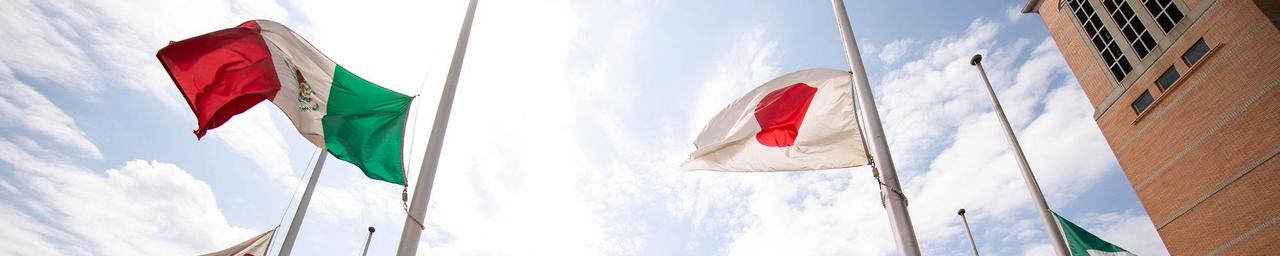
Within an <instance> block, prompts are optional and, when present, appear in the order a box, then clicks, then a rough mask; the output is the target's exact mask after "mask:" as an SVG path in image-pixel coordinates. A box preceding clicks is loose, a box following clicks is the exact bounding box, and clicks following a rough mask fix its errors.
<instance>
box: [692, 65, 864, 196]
mask: <svg viewBox="0 0 1280 256" xmlns="http://www.w3.org/2000/svg"><path fill="white" fill-rule="evenodd" d="M852 94H853V87H852V85H851V84H850V76H849V73H848V72H846V71H841V70H835V69H808V70H801V71H796V72H793V73H790V74H786V75H783V76H781V77H778V78H775V79H773V81H769V82H767V83H765V84H763V85H760V86H759V87H756V89H754V90H751V91H750V92H747V94H746V95H744V96H742V98H739V99H738V100H737V101H735V102H733V104H730V105H729V106H728V107H725V108H724V110H721V111H720V113H719V114H716V116H715V117H713V118H712V119H711V122H709V123H707V126H706V127H704V128H702V132H701V133H699V134H698V138H697V139H694V141H693V145H694V146H695V147H697V149H696V150H694V151H693V154H690V155H689V160H687V161H685V162H684V164H682V165H681V166H680V167H681V169H684V170H712V171H731V172H771V171H806V170H821V169H834V168H844V167H854V166H860V165H866V164H867V163H868V159H867V154H866V148H865V146H864V145H865V144H864V143H863V140H862V133H861V132H860V131H859V126H858V119H857V116H856V114H855V112H854V105H853V104H854V102H853V95H852Z"/></svg>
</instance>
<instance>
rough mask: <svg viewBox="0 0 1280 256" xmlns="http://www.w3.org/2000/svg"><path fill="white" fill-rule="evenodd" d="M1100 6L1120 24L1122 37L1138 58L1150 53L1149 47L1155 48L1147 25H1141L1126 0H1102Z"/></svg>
mask: <svg viewBox="0 0 1280 256" xmlns="http://www.w3.org/2000/svg"><path fill="white" fill-rule="evenodd" d="M1166 1H1167V0H1166ZM1102 8H1103V9H1106V10H1107V13H1110V14H1111V18H1112V19H1113V20H1114V21H1115V22H1116V24H1118V25H1120V34H1122V35H1124V39H1126V40H1129V46H1131V47H1133V52H1134V53H1137V54H1138V58H1144V57H1147V53H1151V49H1152V48H1156V39H1155V38H1152V37H1151V33H1148V32H1147V26H1146V25H1142V21H1141V20H1138V15H1137V14H1136V13H1134V12H1133V8H1131V7H1130V6H1129V3H1128V2H1125V0H1102Z"/></svg>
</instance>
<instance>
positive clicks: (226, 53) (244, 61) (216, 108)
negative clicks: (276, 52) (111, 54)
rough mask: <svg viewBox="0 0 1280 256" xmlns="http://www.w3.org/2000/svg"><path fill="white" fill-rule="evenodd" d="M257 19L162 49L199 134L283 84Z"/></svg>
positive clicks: (162, 60)
mask: <svg viewBox="0 0 1280 256" xmlns="http://www.w3.org/2000/svg"><path fill="white" fill-rule="evenodd" d="M260 31H261V28H259V27H258V23H257V21H249V22H245V23H243V24H240V26H236V27H234V28H228V29H223V30H218V31H214V32H211V33H208V34H204V35H200V36H197V37H193V38H190V39H186V40H182V41H178V42H172V43H170V44H169V45H168V46H165V47H164V48H161V49H160V51H159V52H157V53H156V58H159V59H160V63H161V64H162V65H164V68H165V71H167V72H169V77H170V78H172V79H173V83H174V84H176V85H177V86H178V90H179V91H181V92H182V96H183V97H185V98H186V100H187V105H189V106H190V107H191V111H192V112H195V115H196V121H197V122H198V128H196V130H195V134H196V138H200V137H203V136H204V134H205V132H207V131H208V130H210V129H213V128H217V127H218V126H221V125H222V124H223V123H226V122H227V120H228V119H230V118H231V117H232V116H235V115H237V114H240V113H244V111H246V110H249V108H250V107H253V105H256V104H258V103H259V102H262V101H263V100H271V99H272V98H274V97H275V95H276V92H277V91H279V90H280V80H279V78H278V77H277V76H276V70H275V65H274V64H273V63H272V62H271V51H270V50H269V49H268V48H267V45H266V41H264V40H263V38H262V35H261V33H260Z"/></svg>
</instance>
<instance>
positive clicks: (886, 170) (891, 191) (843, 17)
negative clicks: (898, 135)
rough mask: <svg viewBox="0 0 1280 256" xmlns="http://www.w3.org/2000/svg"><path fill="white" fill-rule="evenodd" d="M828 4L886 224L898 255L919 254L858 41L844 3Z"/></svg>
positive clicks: (913, 255) (918, 247)
mask: <svg viewBox="0 0 1280 256" xmlns="http://www.w3.org/2000/svg"><path fill="white" fill-rule="evenodd" d="M831 5H832V7H833V9H835V12H836V24H838V25H839V26H840V35H841V39H842V40H843V41H844V51H845V54H846V55H847V57H848V58H849V70H850V71H852V72H853V77H854V80H853V93H854V95H855V97H854V98H855V99H857V102H858V106H859V108H861V109H862V119H863V122H862V124H863V127H862V128H863V129H862V130H863V134H865V135H866V137H865V138H867V139H868V140H869V141H868V143H867V146H868V147H869V148H868V150H869V151H870V152H871V157H872V158H873V160H874V163H875V168H877V169H878V170H879V171H880V178H881V179H882V180H881V182H883V183H882V184H881V185H880V193H881V195H882V196H883V198H884V200H885V201H886V202H885V211H886V212H888V213H889V225H891V226H892V227H893V233H894V240H895V241H897V242H898V251H899V253H898V254H900V255H910V256H917V255H920V245H919V244H918V242H916V232H915V230H914V228H913V227H912V226H911V214H910V213H908V212H907V203H906V197H905V196H904V195H903V194H902V185H900V184H898V172H897V170H896V169H894V166H893V157H892V156H890V155H889V143H888V142H887V141H885V138H884V127H883V126H881V125H880V113H879V111H877V110H876V103H875V97H874V96H872V95H871V84H870V82H867V71H866V69H865V68H863V67H862V54H861V53H859V52H858V41H857V40H856V39H854V37H853V25H850V24H849V14H848V13H846V12H845V8H844V1H843V0H831Z"/></svg>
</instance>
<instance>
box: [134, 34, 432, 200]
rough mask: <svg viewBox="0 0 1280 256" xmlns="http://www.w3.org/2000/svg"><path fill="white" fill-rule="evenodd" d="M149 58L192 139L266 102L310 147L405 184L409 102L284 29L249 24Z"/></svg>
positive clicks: (182, 43)
mask: <svg viewBox="0 0 1280 256" xmlns="http://www.w3.org/2000/svg"><path fill="white" fill-rule="evenodd" d="M156 57H157V58H159V59H160V63H161V64H163V65H164V67H165V70H166V71H168V72H169V76H170V78H172V79H173V82H174V84H177V86H178V90H179V91H181V92H182V96H183V97H185V98H186V100H187V103H188V105H189V106H190V107H191V110H192V111H193V112H195V115H196V120H197V122H198V128H196V130H195V134H196V137H197V138H199V137H202V136H204V135H205V133H206V132H208V130H210V129H213V128H217V127H218V126H220V125H222V124H223V123H225V122H226V121H227V120H228V119H230V118H231V117H232V116H235V115H237V114H240V113H243V112H244V111H246V110H248V109H249V108H250V107H253V105H256V104H258V103H259V102H262V101H263V100H269V101H271V102H272V103H275V105H276V106H277V107H279V108H280V110H281V111H284V113H285V115H286V116H288V117H289V120H290V121H292V122H293V125H294V127H296V128H297V129H298V132H300V133H302V136H303V137H305V138H306V139H307V140H308V141H310V142H311V143H312V144H315V145H316V146H317V147H320V148H323V149H327V150H328V151H329V153H332V154H333V155H334V156H335V157H337V158H338V159H342V160H343V161H347V162H350V163H352V164H355V165H356V166H357V167H360V169H361V170H363V171H364V173H365V175H366V176H368V177H369V178H372V179H376V180H382V181H386V182H391V183H395V184H400V185H404V184H405V181H404V180H405V178H404V167H403V164H402V163H403V152H402V151H403V146H404V145H403V141H404V140H403V137H404V130H405V121H406V117H407V116H408V112H409V103H410V101H411V100H412V97H410V96H406V95H404V94H401V93H398V92H395V91H392V90H388V89H387V88H383V87H381V86H378V85H377V84H374V83H372V82H369V81H367V80H364V79H362V78H360V77H359V76H356V75H355V74H353V73H351V71H349V70H347V68H345V67H343V66H340V65H338V64H337V63H334V62H333V60H330V59H329V58H328V57H326V56H325V55H324V54H322V53H320V51H318V50H316V48H315V47H313V46H312V45H311V43H308V42H307V41H306V40H305V39H303V38H302V36H299V35H298V34H297V33H294V32H293V31H292V30H290V29H289V28H288V27H285V26H284V25H281V24H280V23H276V22H274V21H269V20H251V21H248V22H245V23H243V24H240V25H239V26H236V27H233V28H228V29H223V30H218V31H214V32H211V33H208V34H204V35H200V36H197V37H193V38H190V39H186V40H182V41H178V42H171V43H169V45H168V46H165V47H164V48H162V49H160V51H159V52H158V53H156Z"/></svg>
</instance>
